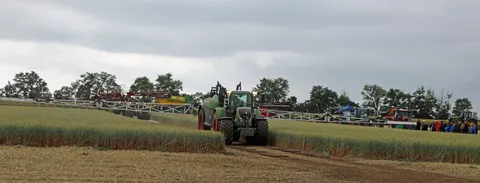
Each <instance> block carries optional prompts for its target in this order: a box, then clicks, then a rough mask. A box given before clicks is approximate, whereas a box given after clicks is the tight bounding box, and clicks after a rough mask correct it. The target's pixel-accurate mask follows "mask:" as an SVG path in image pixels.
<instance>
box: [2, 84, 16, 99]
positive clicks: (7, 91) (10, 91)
mask: <svg viewBox="0 0 480 183" xmlns="http://www.w3.org/2000/svg"><path fill="white" fill-rule="evenodd" d="M0 96H2V97H15V98H17V97H18V92H17V91H16V88H15V86H14V85H13V84H12V83H10V81H8V83H7V85H5V87H3V88H1V89H0Z"/></svg>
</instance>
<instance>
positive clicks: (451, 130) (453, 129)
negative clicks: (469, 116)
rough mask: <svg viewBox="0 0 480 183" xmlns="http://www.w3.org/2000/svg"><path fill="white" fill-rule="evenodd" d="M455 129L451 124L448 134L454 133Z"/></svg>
mask: <svg viewBox="0 0 480 183" xmlns="http://www.w3.org/2000/svg"><path fill="white" fill-rule="evenodd" d="M455 127H456V126H455V124H454V123H452V124H451V125H450V132H452V133H455Z"/></svg>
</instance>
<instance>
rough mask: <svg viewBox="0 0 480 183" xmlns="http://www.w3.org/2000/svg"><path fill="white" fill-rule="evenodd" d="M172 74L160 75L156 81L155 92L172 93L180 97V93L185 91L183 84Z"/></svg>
mask: <svg viewBox="0 0 480 183" xmlns="http://www.w3.org/2000/svg"><path fill="white" fill-rule="evenodd" d="M172 76H173V75H172V74H171V73H166V74H164V75H158V77H157V79H156V80H155V81H156V83H155V90H156V91H162V92H163V91H165V92H170V93H171V94H172V95H177V96H178V95H180V91H183V82H182V81H180V80H174V79H173V78H172Z"/></svg>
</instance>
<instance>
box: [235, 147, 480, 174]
mask: <svg viewBox="0 0 480 183" xmlns="http://www.w3.org/2000/svg"><path fill="white" fill-rule="evenodd" d="M226 147H227V148H230V149H234V150H239V151H242V152H247V153H251V154H257V155H260V156H264V157H266V158H275V159H280V160H284V161H288V162H291V163H299V164H302V166H305V167H307V168H319V167H322V168H327V169H328V170H330V171H332V172H333V174H334V178H336V179H340V180H345V181H358V182H402V183H403V182H405V183H411V182H435V183H438V182H469V183H472V182H480V181H479V180H472V179H467V178H462V177H453V176H449V175H445V174H434V173H428V172H421V171H414V170H404V169H397V168H395V167H392V166H384V165H366V164H361V163H357V162H352V161H349V160H346V159H338V158H330V157H328V156H325V155H321V154H316V153H311V152H301V151H298V150H291V149H284V148H279V147H273V146H249V145H229V146H226ZM326 176H328V175H326Z"/></svg>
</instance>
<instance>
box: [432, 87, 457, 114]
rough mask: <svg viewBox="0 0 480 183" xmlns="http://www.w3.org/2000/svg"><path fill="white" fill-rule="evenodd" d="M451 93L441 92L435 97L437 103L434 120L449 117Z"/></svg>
mask: <svg viewBox="0 0 480 183" xmlns="http://www.w3.org/2000/svg"><path fill="white" fill-rule="evenodd" d="M452 96H453V93H450V92H448V91H447V92H445V91H442V94H441V95H440V96H438V97H437V103H436V105H435V118H436V119H448V117H449V116H450V109H451V104H450V99H451V98H452Z"/></svg>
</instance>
